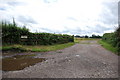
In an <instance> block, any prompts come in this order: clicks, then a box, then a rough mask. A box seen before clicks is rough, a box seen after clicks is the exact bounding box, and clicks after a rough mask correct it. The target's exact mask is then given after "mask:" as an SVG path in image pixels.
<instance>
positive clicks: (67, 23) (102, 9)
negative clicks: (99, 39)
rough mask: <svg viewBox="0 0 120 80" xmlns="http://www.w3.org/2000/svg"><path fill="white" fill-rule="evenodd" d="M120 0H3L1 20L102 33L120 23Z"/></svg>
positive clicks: (32, 26) (34, 28) (64, 30)
mask: <svg viewBox="0 0 120 80" xmlns="http://www.w3.org/2000/svg"><path fill="white" fill-rule="evenodd" d="M118 1H119V0H0V21H2V20H6V21H9V22H11V21H12V19H13V17H14V18H15V21H16V23H17V24H18V25H21V26H23V25H25V26H26V27H27V28H29V29H30V31H31V32H36V31H37V32H48V33H62V34H72V35H92V34H96V35H102V34H103V33H106V32H113V31H114V30H115V27H117V26H118Z"/></svg>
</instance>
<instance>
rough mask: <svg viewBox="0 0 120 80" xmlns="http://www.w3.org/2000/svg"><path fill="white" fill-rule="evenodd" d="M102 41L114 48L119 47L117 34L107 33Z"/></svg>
mask: <svg viewBox="0 0 120 80" xmlns="http://www.w3.org/2000/svg"><path fill="white" fill-rule="evenodd" d="M102 40H104V41H106V42H108V43H110V44H111V45H112V46H114V47H115V46H116V45H117V41H116V40H117V38H116V36H115V33H105V34H104V35H103V37H102Z"/></svg>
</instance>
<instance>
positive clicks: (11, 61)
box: [2, 55, 45, 71]
mask: <svg viewBox="0 0 120 80" xmlns="http://www.w3.org/2000/svg"><path fill="white" fill-rule="evenodd" d="M31 56H34V55H17V56H13V57H10V58H4V59H2V70H3V71H16V70H22V69H24V68H25V67H29V66H31V65H34V64H36V63H39V62H42V61H45V58H33V57H31Z"/></svg>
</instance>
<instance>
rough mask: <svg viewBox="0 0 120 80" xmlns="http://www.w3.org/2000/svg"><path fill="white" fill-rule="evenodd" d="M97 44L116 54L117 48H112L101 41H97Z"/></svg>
mask: <svg viewBox="0 0 120 80" xmlns="http://www.w3.org/2000/svg"><path fill="white" fill-rule="evenodd" d="M98 43H99V44H101V46H103V47H104V48H106V49H107V50H109V51H111V52H113V53H115V54H117V48H116V47H113V46H112V45H110V44H109V43H107V42H105V41H102V40H99V41H98Z"/></svg>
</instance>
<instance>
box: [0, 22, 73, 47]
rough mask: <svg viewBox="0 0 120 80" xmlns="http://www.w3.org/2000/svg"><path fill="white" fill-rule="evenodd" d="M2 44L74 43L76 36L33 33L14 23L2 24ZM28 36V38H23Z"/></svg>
mask: <svg viewBox="0 0 120 80" xmlns="http://www.w3.org/2000/svg"><path fill="white" fill-rule="evenodd" d="M0 25H1V26H2V43H3V45H4V44H24V45H52V44H62V43H68V42H74V36H71V35H66V34H51V33H31V32H29V29H27V28H26V27H23V28H21V27H18V26H17V24H16V23H15V21H13V23H6V22H1V24H0ZM21 36H27V38H21Z"/></svg>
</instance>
